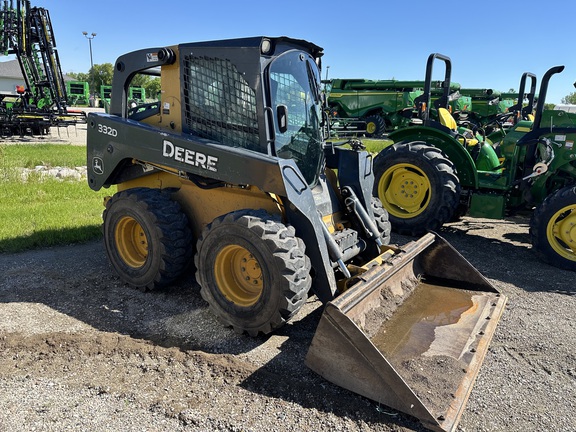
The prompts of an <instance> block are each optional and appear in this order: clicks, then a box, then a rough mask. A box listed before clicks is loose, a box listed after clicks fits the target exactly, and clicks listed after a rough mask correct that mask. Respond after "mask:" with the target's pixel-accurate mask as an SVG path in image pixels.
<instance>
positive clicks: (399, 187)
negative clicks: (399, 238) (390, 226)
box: [378, 163, 432, 219]
mask: <svg viewBox="0 0 576 432" xmlns="http://www.w3.org/2000/svg"><path fill="white" fill-rule="evenodd" d="M431 189H432V186H431V185H430V180H429V179H428V176H427V175H426V174H425V173H424V171H422V170H421V169H420V168H418V167H417V166H415V165H412V164H408V163H403V164H397V165H394V166H392V167H390V168H388V169H387V170H386V171H385V172H384V174H383V175H382V177H380V180H379V181H378V198H380V201H382V205H383V206H384V208H386V210H388V213H390V214H391V215H393V216H396V217H398V218H402V219H409V218H413V217H415V216H418V215H419V214H420V213H422V212H423V211H424V210H426V208H427V207H428V204H430V195H431Z"/></svg>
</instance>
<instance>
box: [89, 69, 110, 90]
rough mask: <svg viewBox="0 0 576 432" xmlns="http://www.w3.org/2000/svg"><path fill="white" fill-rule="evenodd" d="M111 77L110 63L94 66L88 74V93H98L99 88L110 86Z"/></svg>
mask: <svg viewBox="0 0 576 432" xmlns="http://www.w3.org/2000/svg"><path fill="white" fill-rule="evenodd" d="M113 75H114V67H113V66H112V63H103V64H95V65H94V67H93V68H91V69H90V71H89V72H88V84H89V85H90V93H99V91H100V86H102V85H110V84H111V83H112V76H113Z"/></svg>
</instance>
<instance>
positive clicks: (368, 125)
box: [366, 122, 376, 134]
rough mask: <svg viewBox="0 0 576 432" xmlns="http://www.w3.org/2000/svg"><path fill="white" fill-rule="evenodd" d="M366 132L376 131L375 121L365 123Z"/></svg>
mask: <svg viewBox="0 0 576 432" xmlns="http://www.w3.org/2000/svg"><path fill="white" fill-rule="evenodd" d="M366 132H368V133H369V134H373V133H374V132H376V123H374V122H368V123H366Z"/></svg>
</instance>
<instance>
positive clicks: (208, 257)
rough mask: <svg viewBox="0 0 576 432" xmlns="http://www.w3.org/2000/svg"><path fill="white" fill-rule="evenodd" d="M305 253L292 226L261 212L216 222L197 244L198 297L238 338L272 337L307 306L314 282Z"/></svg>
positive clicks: (240, 213) (234, 214) (230, 215)
mask: <svg viewBox="0 0 576 432" xmlns="http://www.w3.org/2000/svg"><path fill="white" fill-rule="evenodd" d="M304 250H305V246H304V242H303V241H302V240H301V239H299V238H298V237H296V236H295V231H294V228H293V227H291V226H286V225H284V224H283V223H281V222H280V221H278V220H276V219H273V218H272V216H270V215H269V214H268V213H266V212H264V211H253V210H244V211H237V212H232V213H228V214H227V215H224V216H221V217H218V218H216V219H215V220H214V221H213V222H212V223H211V224H209V225H208V226H207V227H206V228H205V229H204V230H203V232H202V235H201V237H200V239H199V240H198V244H197V253H196V257H195V264H196V268H197V273H196V280H197V281H198V283H199V284H200V286H201V291H200V293H201V295H202V297H203V298H204V300H206V301H207V302H208V304H209V305H210V309H211V310H212V311H213V313H214V314H215V315H216V316H217V317H218V319H219V320H220V321H221V322H222V323H223V324H224V325H226V326H231V327H233V328H234V330H235V331H236V332H237V333H243V332H247V333H248V334H249V335H250V336H257V335H258V333H260V332H262V333H264V334H267V333H270V332H272V331H273V330H275V329H276V328H278V327H280V326H282V325H283V324H284V323H285V322H286V321H288V320H289V319H290V318H291V317H292V316H294V315H295V314H296V312H298V310H299V309H300V308H301V307H302V306H303V305H304V303H305V302H306V298H307V294H308V291H309V290H310V287H311V284H312V279H311V276H310V270H311V264H310V260H309V258H308V257H307V256H306V255H305V252H304Z"/></svg>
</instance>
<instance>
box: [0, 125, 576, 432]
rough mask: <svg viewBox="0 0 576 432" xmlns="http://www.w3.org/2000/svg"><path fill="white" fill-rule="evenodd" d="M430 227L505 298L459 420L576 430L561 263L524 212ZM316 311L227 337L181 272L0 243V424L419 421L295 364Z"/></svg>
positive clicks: (257, 427)
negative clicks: (125, 271) (3, 247)
mask: <svg viewBox="0 0 576 432" xmlns="http://www.w3.org/2000/svg"><path fill="white" fill-rule="evenodd" d="M85 127H86V126H85V125H79V126H77V127H76V131H72V130H69V131H68V132H69V136H73V137H74V139H69V138H62V142H63V143H67V142H72V143H75V144H79V145H81V144H83V141H82V134H83V137H84V138H83V139H84V140H85ZM69 129H70V128H69ZM61 132H62V131H61ZM74 133H76V135H74ZM63 135H64V134H61V136H63ZM53 137H54V134H53ZM53 137H52V139H48V138H46V142H55V139H54V138H53ZM0 222H1V221H0ZM441 234H442V235H443V236H444V237H445V238H446V239H447V240H448V241H449V242H451V243H452V244H453V245H454V246H455V247H456V248H457V249H458V250H459V251H460V252H461V253H462V254H463V255H464V256H465V257H466V258H467V259H468V260H469V261H470V262H471V263H472V264H473V265H474V266H476V267H477V268H478V269H479V270H480V271H481V272H482V273H483V274H484V275H485V276H486V277H487V278H488V279H489V280H490V281H491V282H492V283H493V284H494V285H495V286H496V287H497V288H498V289H500V290H501V291H502V292H503V293H504V294H505V295H506V296H508V297H509V301H508V305H507V307H506V310H505V311H504V314H503V317H502V320H501V321H500V323H499V325H498V328H497V330H496V334H495V336H494V339H493V341H492V343H491V345H490V350H489V352H488V354H487V356H486V359H485V361H484V364H483V366H482V368H481V369H480V374H479V376H478V379H477V382H476V385H475V386H474V389H473V391H472V394H471V396H470V399H469V401H468V404H467V407H466V410H465V411H464V414H463V416H462V419H461V421H460V425H459V427H458V430H459V431H486V432H487V431H568V432H569V431H576V419H575V417H576V350H575V348H574V347H575V345H576V320H574V311H575V310H576V286H575V284H574V273H572V272H567V271H563V270H558V269H556V268H553V267H550V266H548V265H546V264H543V263H541V262H540V261H538V260H537V258H536V257H535V255H534V254H533V253H532V251H531V250H530V246H529V237H528V221H527V220H525V219H522V218H516V219H513V220H506V221H490V220H485V219H469V218H464V219H463V220H462V221H460V222H457V223H453V224H449V225H448V226H446V227H445V228H444V229H443V230H442V232H441ZM407 240H409V239H407V238H403V237H393V241H394V242H396V243H399V244H403V243H405V242H406V241H407ZM321 313H322V305H321V303H320V302H319V301H317V300H316V299H315V298H314V297H313V298H311V299H309V301H308V302H307V303H306V305H305V306H304V308H303V309H302V310H301V311H300V312H299V313H298V315H297V316H296V317H295V319H294V320H293V321H291V322H290V323H289V324H288V325H286V326H284V327H283V328H282V329H280V330H279V331H277V332H276V333H275V334H273V335H271V336H268V337H259V338H250V337H247V336H239V335H236V334H234V332H233V331H231V330H230V329H226V328H223V327H221V326H220V325H219V324H218V322H217V321H216V319H215V318H214V317H213V316H212V315H211V313H210V312H209V311H208V307H207V305H206V303H205V302H204V301H203V300H202V298H201V296H200V294H199V290H198V287H197V285H196V283H195V281H194V279H193V276H190V277H188V278H185V279H184V280H182V281H181V282H180V283H179V284H177V285H175V286H173V287H170V288H168V289H165V290H163V291H159V292H153V293H142V292H140V291H137V290H133V289H130V288H128V287H126V286H125V285H124V284H123V283H122V282H120V281H119V279H118V278H117V277H116V276H115V274H114V273H113V271H112V270H111V268H110V266H109V264H108V262H107V259H106V256H105V252H104V249H103V246H102V244H101V242H93V243H89V244H84V245H74V246H64V247H58V248H49V249H42V250H36V251H30V252H25V253H20V254H0V317H1V318H0V394H1V396H0V430H1V431H4V430H6V431H8V430H9V431H15V432H16V431H32V430H35V431H67V430H70V431H80V430H86V431H93V430H94V431H95V430H98V431H119V430H122V431H212V430H223V431H300V430H331V431H332V430H333V431H422V430H423V429H422V427H421V426H420V425H419V423H418V422H417V421H416V420H415V419H413V418H410V417H409V416H406V415H404V414H402V413H398V412H395V411H394V410H392V409H389V408H387V407H385V406H380V405H379V404H377V403H375V402H373V401H371V400H368V399H365V398H363V397H360V396H358V395H355V394H353V393H350V392H348V391H346V390H343V389H341V388H339V387H337V386H335V385H332V384H331V383H328V382H326V381H324V380H323V379H322V378H320V377H319V376H317V375H316V374H315V373H313V372H312V371H310V370H309V369H308V368H307V367H306V366H305V365H304V357H305V355H306V352H307V347H308V345H309V344H310V341H311V339H312V336H313V334H314V332H315V329H316V326H317V324H318V321H319V318H320V315H321Z"/></svg>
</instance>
